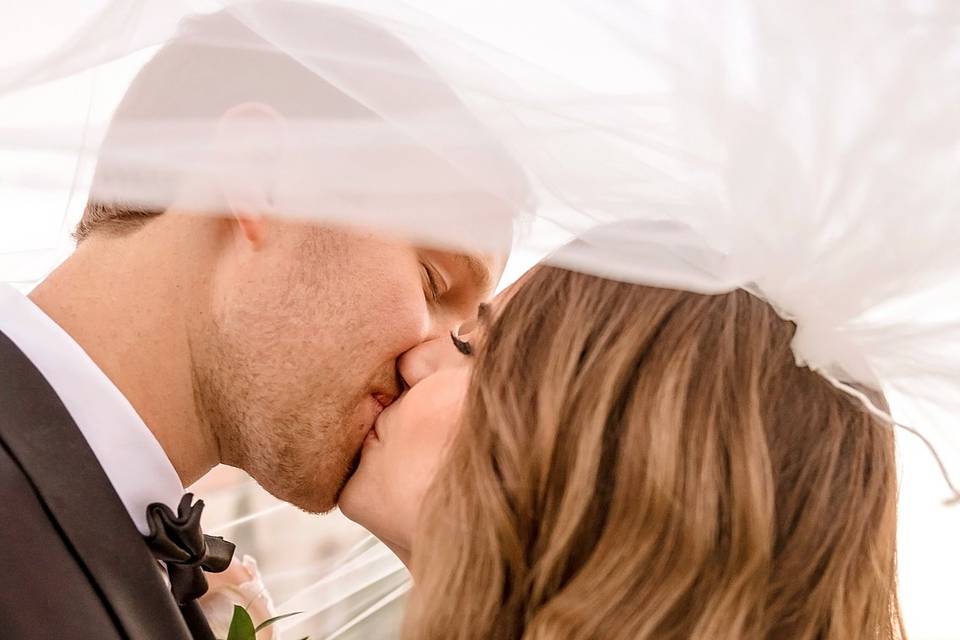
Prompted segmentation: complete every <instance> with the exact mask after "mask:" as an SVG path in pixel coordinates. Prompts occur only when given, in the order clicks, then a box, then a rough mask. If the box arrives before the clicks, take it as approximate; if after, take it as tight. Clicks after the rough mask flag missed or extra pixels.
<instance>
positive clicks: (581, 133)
mask: <svg viewBox="0 0 960 640" xmlns="http://www.w3.org/2000/svg"><path fill="white" fill-rule="evenodd" d="M3 15H4V26H2V27H0V33H2V35H3V37H2V38H0V53H2V54H3V56H2V58H0V60H3V61H4V63H3V65H4V66H0V206H2V209H0V211H2V213H0V279H3V280H7V281H11V282H15V283H19V284H20V285H21V286H24V287H26V286H29V284H30V283H32V282H35V281H37V280H38V279H40V278H41V277H42V276H43V275H44V274H45V273H46V272H47V271H48V270H49V268H50V267H51V266H52V265H53V264H55V263H56V261H57V260H58V259H59V258H61V257H62V256H63V255H64V254H65V253H66V252H69V249H70V246H71V244H70V240H69V238H68V235H69V231H70V229H71V228H72V224H73V223H74V222H75V221H76V220H77V218H78V216H79V213H80V212H81V211H82V210H83V208H84V206H85V205H86V204H87V202H88V201H89V202H93V203H96V204H98V206H102V207H105V208H107V209H109V208H111V207H116V208H121V209H131V210H146V211H150V210H163V209H166V208H168V207H176V208H177V209H178V210H181V211H187V212H196V213H198V214H202V213H216V212H217V210H218V203H219V200H218V197H217V193H218V192H219V190H223V189H229V188H231V186H232V185H246V186H249V185H251V184H252V185H256V186H257V188H259V189H261V190H262V191H263V192H264V193H266V194H268V196H269V197H268V198H266V200H265V202H266V203H267V204H264V207H265V209H264V211H263V213H266V214H269V215H285V216H292V217H297V218H302V219H307V220H316V221H318V222H333V223H338V224H352V225H360V226H366V227H373V228H376V229H380V230H384V231H387V232H390V233H396V234H400V235H403V236H406V237H409V238H411V239H413V240H416V241H418V242H426V243H430V244H433V245H437V246H448V247H456V248H466V249H472V250H483V251H488V250H494V249H499V248H502V247H504V246H505V243H508V242H512V245H513V248H514V251H515V255H518V256H521V257H522V256H548V257H547V259H548V260H549V261H551V262H553V263H554V264H558V265H561V266H566V267H569V268H573V269H578V270H582V271H586V272H590V273H595V274H598V275H604V276H608V277H612V278H617V279H623V280H628V281H634V282H642V283H645V284H649V285H655V286H669V287H674V288H679V289H686V290H691V291H697V292H702V293H719V292H725V291H730V290H733V289H736V288H745V289H747V290H749V291H751V292H752V293H754V294H756V295H758V296H761V297H763V298H764V299H766V300H768V301H769V302H770V303H771V304H772V305H774V306H775V308H777V309H778V310H779V312H780V313H781V314H782V315H783V316H784V317H785V318H788V319H791V320H793V321H795V322H796V324H797V328H798V330H797V335H796V339H795V342H794V351H795V353H796V356H797V362H798V364H799V365H802V366H809V367H810V368H812V369H815V370H817V371H819V372H820V373H822V374H823V375H824V376H826V377H827V378H828V379H830V380H831V382H833V383H834V384H835V385H837V386H838V387H840V388H843V389H844V390H846V391H848V392H849V393H851V394H856V393H857V391H856V388H855V387H857V386H869V387H877V388H880V389H882V390H883V391H884V392H885V393H886V394H887V396H888V397H889V399H890V401H891V405H892V412H893V416H892V417H893V418H894V419H896V420H897V421H898V422H899V423H901V425H902V426H904V427H905V428H908V429H910V430H912V431H915V432H916V433H918V434H919V435H921V436H922V437H923V438H924V439H925V441H927V442H928V443H929V444H930V446H931V448H932V449H934V450H935V451H936V453H937V457H936V458H934V457H929V458H927V462H928V464H930V465H939V466H940V467H941V469H940V471H942V474H943V476H944V477H945V478H949V477H950V476H952V477H953V478H954V479H956V478H957V477H960V426H958V424H957V416H958V415H960V252H958V250H957V244H958V241H960V206H958V205H960V189H958V188H957V185H958V184H960V117H958V115H957V111H956V110H957V105H958V104H960V38H958V35H960V9H958V6H957V5H956V3H954V2H952V1H948V0H925V1H922V2H921V1H919V0H918V1H914V2H910V1H906V0H902V1H892V0H875V1H863V2H860V1H857V2H843V3H837V2H830V1H827V0H822V1H813V2H811V1H809V0H808V1H800V0H785V1H782V2H777V3H767V2H762V1H761V0H724V1H720V2H695V1H692V0H690V1H688V0H670V1H668V0H659V1H658V0H645V1H636V2H613V1H610V2H598V1H597V0H582V1H580V0H552V1H551V2H541V1H534V0H528V1H525V2H511V3H507V2H484V3H475V2H450V1H449V0H446V1H441V0H354V1H349V0H343V1H342V2H337V1H332V2H324V3H319V2H307V1H293V0H280V1H274V2H252V1H249V0H248V1H244V2H239V1H238V2H232V1H229V0H177V1H172V0H102V1H99V2H93V1H91V2H84V3H76V2H72V3H71V2H63V1H62V0H37V1H36V2H34V3H30V4H28V3H19V2H16V3H15V2H12V0H4V2H3ZM154 56H155V57H154ZM138 73H139V76H138V75H137V74H138ZM135 78H136V79H135ZM124 94H126V97H123V96H124ZM225 113H226V114H227V115H226V116H225V115H224V114H225ZM114 115H115V117H114V119H113V121H112V124H111V117H112V116H114ZM494 222H499V224H495V223H494ZM503 223H506V224H503ZM505 226H506V227H508V228H509V229H510V233H508V234H505V233H504V227H505ZM511 233H512V239H511V235H510V234H511ZM573 239H576V240H577V241H576V242H573V243H570V241H571V240H573ZM561 247H562V248H561ZM862 400H863V401H864V402H868V401H867V400H866V399H865V398H862ZM871 408H872V410H875V411H878V410H877V409H876V407H872V405H871ZM947 483H948V486H947V491H945V492H944V494H945V495H944V496H943V497H944V498H948V499H949V498H950V497H951V494H952V495H953V497H954V498H955V497H956V491H955V490H954V489H953V487H952V486H949V480H948V481H947ZM241 488H242V487H241ZM236 490H238V489H237V488H236V487H235V488H233V489H229V490H227V489H224V491H236ZM250 499H251V500H254V502H256V500H255V499H254V498H250ZM258 499H259V498H258ZM251 505H252V503H251ZM264 508H265V509H268V510H269V509H275V507H273V506H267V507H264ZM249 510H250V511H253V512H257V509H256V508H255V505H254V506H249ZM240 515H241V519H243V518H248V519H246V520H243V522H249V521H250V520H249V517H248V516H249V514H240ZM231 526H236V525H231ZM359 545H360V546H359V547H357V548H355V549H354V551H353V552H352V553H351V554H350V555H349V556H348V557H347V560H346V561H343V562H341V563H340V564H339V565H337V566H336V567H334V568H330V567H326V568H325V569H324V573H323V575H326V576H329V575H331V572H332V575H337V576H340V577H341V578H342V577H343V576H354V577H356V576H364V579H362V580H360V581H359V582H357V583H356V585H355V588H353V591H351V597H356V598H357V599H356V600H354V601H353V603H354V604H355V605H356V606H355V607H354V609H352V610H351V611H352V613H351V614H350V615H349V616H347V617H346V618H345V619H344V620H343V621H342V622H343V624H342V625H340V626H339V627H338V628H339V629H340V631H336V630H335V629H333V628H325V630H324V631H322V632H315V633H327V634H334V635H332V636H330V637H348V636H349V634H350V633H351V629H353V630H355V629H356V628H357V624H359V622H358V621H362V620H363V619H364V618H365V616H369V615H370V612H371V611H381V610H383V609H385V608H389V606H390V603H393V602H395V601H396V598H397V597H398V596H399V595H401V594H402V593H403V591H404V590H405V589H406V588H407V586H406V585H407V583H406V582H405V578H404V577H403V573H402V571H401V569H400V567H399V565H397V564H396V563H395V562H394V561H392V560H391V559H390V558H387V557H386V556H383V555H378V554H381V552H380V551H378V549H377V548H376V547H369V546H368V545H367V543H364V542H359ZM371 576H376V578H374V577H371ZM314 577H316V576H314ZM344 579H345V578H344ZM322 582H323V580H321V581H320V582H319V583H316V584H322ZM342 584H345V583H342ZM314 586H315V585H314ZM344 599H346V598H344ZM334 600H336V598H334ZM351 606H353V605H351ZM314 613H317V612H316V611H314ZM290 624H291V625H295V624H297V623H296V622H291V623H290ZM354 632H355V631H354ZM337 634H339V635H337ZM320 637H326V636H320Z"/></svg>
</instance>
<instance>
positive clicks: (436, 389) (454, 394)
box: [340, 295, 502, 561]
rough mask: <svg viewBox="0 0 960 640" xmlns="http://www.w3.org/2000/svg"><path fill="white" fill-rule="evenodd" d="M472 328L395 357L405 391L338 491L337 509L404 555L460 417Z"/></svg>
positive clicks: (384, 415)
mask: <svg viewBox="0 0 960 640" xmlns="http://www.w3.org/2000/svg"><path fill="white" fill-rule="evenodd" d="M501 298H502V295H501ZM501 302H502V299H498V300H497V301H496V303H501ZM491 308H492V305H491V306H489V307H488V306H486V305H485V306H484V309H485V310H489V309H491ZM487 313H489V311H487ZM470 324H471V325H476V323H470ZM478 333H479V332H478V331H477V330H474V329H473V328H472V327H470V326H466V325H465V326H464V327H462V328H461V329H460V331H459V332H458V333H457V334H456V335H453V334H452V335H449V336H445V337H443V338H438V339H436V340H433V341H430V342H425V343H423V344H421V345H420V346H418V347H416V348H414V349H412V350H411V351H408V352H407V353H406V354H404V355H403V356H402V357H401V358H400V361H399V367H400V373H401V375H402V376H403V378H404V380H405V381H406V383H407V384H408V385H410V389H409V390H408V391H407V392H406V393H405V394H404V395H403V396H401V397H400V399H399V400H397V401H396V402H394V403H393V404H391V405H390V406H389V407H387V408H386V409H385V410H384V411H383V412H382V413H381V414H380V416H379V418H378V419H377V422H376V425H375V428H374V430H373V431H371V432H370V434H369V435H368V436H367V439H366V441H365V442H364V444H363V449H362V451H361V454H360V456H361V457H360V465H359V467H358V468H357V471H356V473H354V475H353V477H352V478H351V479H350V481H349V482H348V483H347V485H346V487H345V488H344V490H343V493H342V494H341V496H340V509H341V511H342V512H343V513H344V514H345V515H346V516H347V517H348V518H350V519H351V520H354V521H355V522H357V523H359V524H361V525H363V526H364V527H366V528H367V529H368V530H369V531H370V532H371V533H373V534H374V535H376V536H377V537H378V538H380V539H381V540H382V541H383V542H385V543H386V544H387V545H388V546H390V547H391V548H392V549H393V550H394V551H395V552H396V553H397V554H398V555H399V556H400V557H401V559H403V560H404V561H406V559H407V558H406V556H407V555H408V553H409V549H410V547H411V539H412V536H413V532H414V530H415V528H416V523H417V518H418V514H419V511H420V504H421V502H422V500H423V496H424V494H425V493H426V491H427V488H428V487H429V486H430V482H431V481H432V480H433V477H434V475H435V474H436V471H437V469H438V468H439V466H440V464H441V462H442V461H443V457H444V452H445V450H446V448H447V446H448V444H449V443H450V442H451V439H452V437H453V435H454V434H455V432H456V428H457V425H458V424H459V421H460V413H461V409H462V406H463V401H464V398H465V397H466V393H467V386H468V384H469V381H470V373H471V356H470V354H469V352H470V350H471V349H472V348H475V344H474V343H475V341H476V340H477V338H478V335H477V334H478Z"/></svg>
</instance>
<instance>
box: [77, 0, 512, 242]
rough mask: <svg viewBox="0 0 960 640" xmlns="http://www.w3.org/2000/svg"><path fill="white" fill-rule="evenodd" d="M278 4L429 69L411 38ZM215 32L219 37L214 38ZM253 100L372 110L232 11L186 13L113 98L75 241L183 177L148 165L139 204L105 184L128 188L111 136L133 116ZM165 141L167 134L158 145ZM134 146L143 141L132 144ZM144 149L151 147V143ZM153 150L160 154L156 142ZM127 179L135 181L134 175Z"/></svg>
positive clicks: (319, 109) (211, 111)
mask: <svg viewBox="0 0 960 640" xmlns="http://www.w3.org/2000/svg"><path fill="white" fill-rule="evenodd" d="M277 8H281V9H284V10H288V11H290V12H292V13H293V15H295V17H297V18H299V19H301V23H306V24H330V23H331V22H333V23H334V24H336V25H338V28H342V29H343V28H346V29H351V30H356V32H357V35H358V36H360V38H362V39H368V38H369V39H371V40H373V41H375V42H376V43H377V45H378V46H380V47H383V46H385V47H386V48H385V49H383V51H384V52H385V53H386V54H389V55H390V56H392V57H393V59H404V58H406V59H411V60H412V63H411V64H412V65H413V66H414V68H416V67H417V66H418V65H419V66H420V68H421V69H422V72H423V73H424V74H428V75H433V72H432V70H431V69H430V67H429V65H428V64H427V63H426V62H423V61H422V60H420V58H419V56H417V54H416V53H415V52H414V51H413V50H412V49H411V48H410V47H409V46H408V45H406V44H405V43H404V42H402V41H401V40H399V39H398V38H397V37H395V36H393V35H392V34H391V33H388V32H387V31H385V30H383V29H382V28H381V27H379V26H377V25H374V24H371V23H370V22H368V21H367V20H365V19H363V18H359V17H357V16H356V15H355V14H354V13H353V12H351V11H348V10H345V9H340V8H336V7H328V6H327V7H325V6H323V5H307V4H304V3H302V2H283V1H282V0H270V2H268V3H265V7H264V10H273V9H277ZM310 21H315V22H310ZM210 33H214V34H216V35H218V36H223V37H225V38H226V41H227V42H229V43H230V45H229V46H226V47H223V46H217V45H216V44H215V43H214V44H211V38H209V37H206V38H205V37H204V36H205V34H206V35H209V34H210ZM360 38H358V39H360ZM212 40H214V41H216V38H214V39H212ZM438 86H442V83H438ZM291 89H295V91H291ZM446 93H447V94H448V97H444V98H442V99H443V100H448V101H449V103H450V104H456V105H459V104H460V101H459V100H458V99H457V98H456V96H455V95H454V94H453V92H452V91H449V90H447V91H446ZM250 102H256V103H263V104H267V105H270V106H271V107H272V108H274V109H276V110H277V111H278V112H279V113H281V114H282V115H283V116H284V117H286V118H289V119H293V120H295V119H297V118H316V117H317V116H326V117H330V118H332V119H375V118H378V117H379V116H378V115H377V114H376V113H375V112H374V111H372V110H370V109H368V108H367V107H366V106H364V105H363V104H361V103H360V102H359V101H357V100H355V99H353V98H351V97H349V96H348V95H346V94H345V93H344V92H342V91H340V90H339V89H337V88H336V87H335V86H333V85H332V84H330V83H328V82H327V81H326V80H324V79H323V78H322V77H321V76H320V75H318V74H317V73H316V72H314V71H312V70H310V69H308V68H307V67H306V66H304V65H303V64H301V63H300V62H298V61H297V60H295V59H294V58H292V57H291V56H290V55H288V54H287V53H286V52H284V51H282V50H281V49H279V48H278V47H277V46H276V45H274V44H271V43H268V42H267V40H265V39H264V38H262V37H261V36H259V35H258V34H257V33H255V32H254V31H253V30H251V29H250V28H249V27H247V26H245V25H244V24H242V23H241V22H240V21H239V20H238V19H237V18H236V17H234V15H232V14H231V13H230V12H229V10H224V11H220V12H217V13H213V14H209V15H200V16H195V17H191V18H188V19H187V20H185V21H184V22H183V23H182V24H181V26H180V29H179V32H178V35H177V37H175V38H174V39H172V40H171V41H170V42H169V43H167V44H166V45H164V46H163V47H162V48H161V49H160V50H159V51H158V52H157V53H156V55H154V57H153V58H152V59H151V60H150V61H149V62H148V63H147V64H146V65H144V66H143V68H142V69H141V70H140V71H139V73H138V74H137V76H136V78H134V80H133V82H132V83H131V85H130V87H129V88H128V89H127V92H126V94H125V95H124V97H123V99H122V100H121V102H120V104H119V106H118V107H117V110H116V112H115V113H114V115H113V119H112V120H111V123H110V128H109V130H108V132H107V135H106V138H105V140H104V142H103V145H102V146H101V153H100V157H99V159H98V164H97V170H96V174H95V176H94V180H93V187H92V189H91V192H92V195H91V197H90V199H89V200H88V202H87V205H86V207H85V209H84V212H83V216H82V218H81V220H80V222H79V224H78V225H77V227H76V229H75V231H74V238H75V239H76V240H77V241H78V242H81V241H83V240H84V239H85V238H87V237H89V236H90V235H91V234H93V233H95V232H99V231H104V232H108V233H110V232H112V233H126V232H128V231H132V230H136V229H139V228H140V227H142V226H143V225H144V224H146V223H148V222H149V221H150V220H153V219H155V218H156V217H157V216H159V215H161V214H162V213H164V211H166V210H167V209H168V208H169V207H170V205H171V204H172V196H173V194H174V193H176V192H177V188H178V185H179V183H180V181H181V180H182V179H183V177H184V176H185V173H182V172H180V170H179V169H178V168H177V167H170V168H160V169H161V170H159V171H153V172H152V173H153V174H154V175H152V176H151V178H150V186H151V194H153V195H154V196H156V195H158V194H159V196H160V197H159V198H158V197H153V198H148V199H147V200H146V201H145V202H146V203H144V202H133V201H130V200H124V199H123V198H118V197H116V195H115V194H114V193H113V192H112V191H111V189H109V188H106V187H105V186H104V185H107V184H110V183H114V184H116V183H118V181H119V184H120V185H121V186H126V187H129V185H125V184H124V180H125V179H126V178H125V176H127V175H128V172H129V171H130V170H131V169H130V166H129V163H127V162H124V160H123V156H124V153H123V151H124V149H123V145H122V143H119V142H118V140H119V139H120V137H121V133H120V131H121V130H123V129H124V128H127V129H128V130H129V129H130V128H131V127H129V125H131V124H133V125H134V126H133V127H132V128H133V129H134V130H135V129H136V124H137V123H149V122H160V123H164V122H174V123H176V122H177V121H184V120H191V119H199V120H201V121H203V120H210V121H215V120H217V119H219V117H220V116H221V115H222V114H224V113H226V112H227V111H228V110H229V109H230V108H231V107H234V106H237V105H240V104H244V103H250ZM118 125H119V126H118ZM477 125H478V126H479V123H477ZM167 142H168V141H167V140H164V141H162V142H160V143H158V144H166V143H167ZM137 143H138V144H139V143H140V141H139V140H138V141H137ZM111 144H113V146H111ZM117 147H120V153H113V156H112V157H111V152H112V151H116V148H117ZM137 150H138V151H139V150H140V147H139V146H138V147H137ZM146 151H147V153H152V151H151V150H150V149H149V148H148V149H146ZM159 151H160V153H161V154H162V151H163V150H162V149H160V150H159ZM511 164H512V163H511ZM518 173H520V172H519V171H518ZM521 181H524V182H525V180H522V179H521ZM133 186H134V187H136V186H137V185H136V183H134V185H133ZM168 196H169V197H168Z"/></svg>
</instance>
